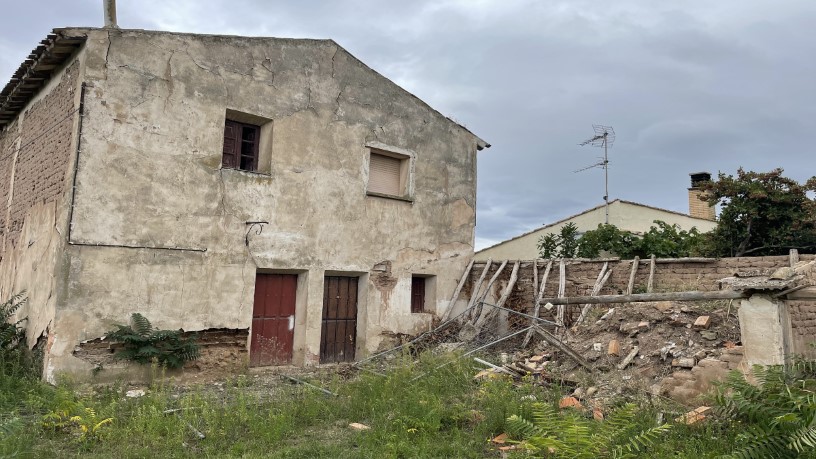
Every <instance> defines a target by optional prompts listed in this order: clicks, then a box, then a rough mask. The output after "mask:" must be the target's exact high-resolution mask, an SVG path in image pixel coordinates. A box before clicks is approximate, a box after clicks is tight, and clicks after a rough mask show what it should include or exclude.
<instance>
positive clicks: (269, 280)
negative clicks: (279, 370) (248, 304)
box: [249, 274, 297, 366]
mask: <svg viewBox="0 0 816 459" xmlns="http://www.w3.org/2000/svg"><path fill="white" fill-rule="evenodd" d="M296 291H297V274H258V275H257V277H256V278H255V305H254V307H253V309H252V342H251V344H250V347H249V364H250V365H251V366H265V365H283V364H287V363H291V362H292V344H293V342H294V337H295V292H296Z"/></svg>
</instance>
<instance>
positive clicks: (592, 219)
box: [474, 172, 717, 261]
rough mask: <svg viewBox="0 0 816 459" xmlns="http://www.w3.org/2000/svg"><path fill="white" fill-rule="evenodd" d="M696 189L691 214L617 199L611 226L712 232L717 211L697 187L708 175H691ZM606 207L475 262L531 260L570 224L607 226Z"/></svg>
mask: <svg viewBox="0 0 816 459" xmlns="http://www.w3.org/2000/svg"><path fill="white" fill-rule="evenodd" d="M691 178H692V186H691V188H689V215H687V214H682V213H680V212H674V211H671V210H666V209H660V208H658V207H652V206H647V205H644V204H638V203H636V202H631V201H624V200H622V199H615V200H614V201H610V203H609V223H610V224H611V225H615V226H617V227H618V228H620V229H621V230H625V231H631V232H632V233H636V234H643V233H645V232H647V231H649V228H651V227H652V226H655V225H654V221H655V220H662V221H664V222H666V223H668V224H670V225H677V226H679V227H680V229H683V230H686V231H688V230H690V229H692V228H697V230H698V231H700V232H701V233H705V232H708V231H711V230H712V229H714V228H715V227H716V226H717V222H716V221H715V215H714V208H713V207H710V206H709V205H708V204H707V203H705V202H704V201H701V200H700V199H699V196H700V194H701V190H700V189H699V188H698V187H697V184H698V183H699V182H701V181H706V180H710V179H711V175H710V174H708V173H706V172H700V173H694V174H691ZM605 207H606V206H605V205H603V204H601V205H600V206H597V207H593V208H591V209H588V210H585V211H583V212H581V213H579V214H576V215H573V216H571V217H567V218H565V219H563V220H559V221H557V222H555V223H551V224H549V225H545V226H543V227H541V228H538V229H535V230H533V231H530V232H527V233H524V234H522V235H519V236H516V237H514V238H511V239H508V240H506V241H503V242H499V243H498V244H496V245H493V246H491V247H488V248H486V249H482V250H480V251H478V252H476V254H475V256H474V259H475V260H479V261H482V260H487V259H488V258H492V259H493V260H530V259H533V258H535V257H537V256H538V240H539V238H541V237H542V236H544V235H545V234H556V233H559V232H560V231H561V228H563V227H564V226H565V225H566V224H568V223H574V224H575V226H576V227H578V231H579V232H580V233H585V232H587V231H590V230H594V229H596V228H598V225H599V224H602V223H604V220H605V215H606V209H605Z"/></svg>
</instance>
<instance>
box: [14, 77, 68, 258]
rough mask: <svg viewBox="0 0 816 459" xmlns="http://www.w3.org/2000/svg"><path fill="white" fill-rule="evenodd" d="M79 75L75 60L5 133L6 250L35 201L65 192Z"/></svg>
mask: <svg viewBox="0 0 816 459" xmlns="http://www.w3.org/2000/svg"><path fill="white" fill-rule="evenodd" d="M78 75H79V64H78V62H74V64H72V65H71V66H70V67H69V68H68V69H66V71H65V73H64V74H63V75H62V78H61V80H60V82H59V84H58V85H57V86H56V87H54V88H53V89H52V90H51V92H49V93H48V94H47V95H45V96H44V97H43V98H41V99H40V100H38V101H37V102H35V103H34V104H33V105H32V106H31V107H29V108H28V110H26V112H25V113H24V114H23V118H22V124H21V125H20V130H18V129H17V127H15V126H12V127H11V128H10V129H8V130H7V131H6V132H5V133H4V134H3V135H4V137H5V141H4V144H5V145H0V146H2V147H3V149H4V150H5V151H4V152H3V156H2V159H0V182H2V184H0V199H2V201H0V203H2V207H1V209H2V211H0V214H2V217H0V218H2V223H3V224H2V227H0V228H1V229H0V231H7V232H8V234H7V239H6V243H7V244H8V245H7V247H10V246H12V245H16V244H17V239H18V238H19V235H20V231H21V230H22V227H23V222H24V221H25V218H26V215H27V214H28V211H29V209H30V208H31V207H32V206H33V205H34V204H35V203H38V202H53V201H56V200H57V199H59V197H60V196H62V193H63V192H64V191H65V190H66V186H65V179H66V177H67V172H68V170H67V169H68V164H69V162H70V158H71V140H72V137H73V127H74V123H73V120H74V118H75V116H76V115H72V112H73V111H74V110H75V109H76V107H75V91H76V90H77V88H78V85H77V78H78ZM18 133H19V134H18ZM18 136H19V137H20V151H19V152H18V153H17V161H16V164H15V165H14V169H15V170H14V186H13V188H12V190H13V191H12V193H13V196H12V201H11V205H10V209H9V211H10V213H9V219H8V221H5V217H6V203H7V202H8V193H9V181H10V176H11V165H12V162H13V156H14V155H13V154H11V153H12V152H13V148H16V147H15V146H14V145H13V144H14V143H15V141H16V139H17V137H18Z"/></svg>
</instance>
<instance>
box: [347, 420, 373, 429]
mask: <svg viewBox="0 0 816 459" xmlns="http://www.w3.org/2000/svg"><path fill="white" fill-rule="evenodd" d="M349 427H351V428H352V429H354V430H368V429H370V428H371V427H369V426H367V425H365V424H360V423H359V422H352V423H351V424H349Z"/></svg>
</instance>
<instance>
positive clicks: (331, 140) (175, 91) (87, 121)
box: [0, 28, 489, 379]
mask: <svg viewBox="0 0 816 459" xmlns="http://www.w3.org/2000/svg"><path fill="white" fill-rule="evenodd" d="M488 146H489V145H487V144H486V143H485V142H484V141H483V140H481V139H479V138H478V137H477V136H475V135H474V134H472V133H471V132H469V131H468V130H467V129H465V128H464V127H462V126H461V125H459V124H457V123H455V122H453V121H451V120H450V119H448V118H446V117H445V116H443V115H441V114H440V113H439V112H437V111H435V110H434V109H432V108H431V107H429V106H428V105H427V104H425V103H424V102H422V101H421V100H419V99H418V98H417V97H415V96H413V95H412V94H410V93H408V92H407V91H405V90H404V89H402V88H400V87H399V86H397V85H396V84H394V83H393V82H391V81H390V80H388V79H387V78H385V77H383V76H382V75H380V74H378V73H377V72H375V71H373V70H372V69H370V68H369V67H367V66H366V65H365V64H363V63H362V62H360V61H359V60H357V59H356V58H355V57H354V56H352V55H351V54H349V53H348V52H347V51H346V50H344V49H343V48H341V47H340V46H338V45H337V44H336V43H335V42H334V41H331V40H305V39H303V40H301V39H278V38H247V37H235V36H214V35H195V34H183V33H166V32H152V31H144V30H119V29H95V28H66V29H57V30H54V32H53V34H51V35H49V36H48V37H47V38H46V39H45V40H43V42H42V44H41V45H40V46H39V47H38V48H37V49H35V50H34V51H33V52H32V55H31V56H29V59H28V60H26V61H25V62H24V63H23V64H22V66H21V67H20V70H18V71H17V73H16V74H15V75H14V77H13V78H12V80H11V81H10V82H9V84H8V85H7V86H6V87H5V89H4V90H3V91H2V92H0V152H2V153H0V195H2V202H3V203H4V204H5V206H6V208H5V212H0V230H1V231H2V263H0V294H2V296H3V298H6V297H8V296H9V295H11V294H12V293H13V292H20V291H22V290H26V291H27V292H28V297H29V303H28V305H27V307H26V308H25V310H23V311H21V312H20V316H27V317H28V319H29V320H28V322H27V324H26V326H27V338H28V342H29V345H31V346H33V345H34V344H35V343H37V342H39V343H40V344H41V345H43V346H44V352H45V368H46V377H47V378H48V379H51V378H53V376H54V375H55V374H56V373H57V372H63V371H64V372H71V373H75V374H77V375H90V374H91V370H92V369H93V368H94V367H95V366H98V365H99V364H101V363H105V368H109V366H108V363H109V362H110V359H109V357H110V356H109V353H110V349H108V343H107V342H106V341H105V340H104V339H101V338H102V337H103V336H104V335H105V333H106V332H107V331H109V330H111V329H112V328H113V325H114V324H115V323H127V322H128V320H129V318H130V315H131V314H132V313H133V312H139V313H141V314H143V315H144V316H145V317H147V318H148V319H149V320H151V321H152V322H153V324H154V326H156V327H158V328H162V329H180V328H183V329H184V330H185V331H198V332H200V334H199V335H200V336H202V337H209V338H207V339H208V341H207V342H208V343H209V344H208V346H209V347H208V348H207V349H205V358H204V359H202V360H203V362H201V365H207V364H208V363H207V362H206V360H207V357H208V356H209V358H211V359H214V358H216V357H215V356H218V357H217V358H218V359H222V360H223V359H227V360H229V359H231V360H230V361H228V362H223V361H222V360H219V361H218V362H216V363H215V365H216V366H221V365H222V364H223V365H227V364H230V365H235V366H240V365H245V364H246V363H247V362H249V363H250V364H251V365H269V364H288V363H293V364H296V365H303V364H316V363H319V362H337V361H351V360H354V359H356V358H360V357H362V356H365V355H367V354H370V353H372V352H374V351H376V350H378V349H380V348H382V347H384V346H388V345H390V344H391V343H392V342H393V341H394V340H395V339H397V338H398V336H399V335H400V334H414V333H418V332H420V331H424V330H426V329H428V328H429V327H430V326H431V323H432V319H433V315H434V314H439V313H442V312H444V310H445V308H447V307H448V298H450V295H451V293H452V291H453V290H454V288H455V287H456V284H457V282H458V280H459V277H460V276H461V275H462V272H463V270H464V269H465V267H466V265H467V264H468V262H469V261H470V260H471V257H472V255H473V241H474V226H475V208H476V202H475V201H476V152H477V150H481V149H483V148H486V147H488ZM219 349H221V351H219ZM222 351H223V352H222ZM247 354H248V356H247ZM210 363H212V362H210ZM227 366H229V365H227Z"/></svg>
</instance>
